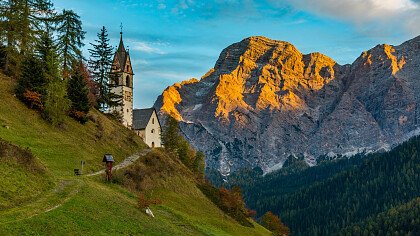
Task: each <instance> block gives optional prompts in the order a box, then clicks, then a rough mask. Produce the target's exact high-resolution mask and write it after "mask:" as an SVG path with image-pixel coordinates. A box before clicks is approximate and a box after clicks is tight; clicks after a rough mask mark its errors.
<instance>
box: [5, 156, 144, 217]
mask: <svg viewBox="0 0 420 236" xmlns="http://www.w3.org/2000/svg"><path fill="white" fill-rule="evenodd" d="M150 151H151V149H144V150H143V151H141V152H139V153H136V154H134V155H131V156H129V157H127V158H126V159H124V160H123V161H122V162H121V163H120V164H118V165H115V166H114V167H113V170H118V169H121V168H125V167H127V166H130V165H131V164H133V163H134V162H135V161H136V160H137V159H139V158H140V157H141V156H144V155H146V154H147V153H149V152H150ZM102 173H105V170H101V171H98V172H95V173H92V174H88V175H84V176H95V175H99V174H102ZM85 184H86V183H84V180H83V179H78V178H71V179H61V180H59V183H58V185H57V186H56V187H55V188H54V189H51V190H49V191H48V192H46V193H45V194H44V195H43V196H42V197H40V198H38V199H36V200H35V201H34V202H30V203H29V204H27V205H23V206H18V207H15V208H11V209H7V210H6V211H3V212H0V225H3V224H9V223H13V222H17V221H21V220H25V219H29V218H32V217H34V216H37V215H40V214H43V213H46V212H50V211H52V210H55V209H57V208H59V207H61V206H62V205H63V204H64V203H66V202H67V201H68V200H70V199H71V198H73V197H74V196H76V195H77V194H78V192H79V190H80V189H81V188H82V186H84V185H85Z"/></svg>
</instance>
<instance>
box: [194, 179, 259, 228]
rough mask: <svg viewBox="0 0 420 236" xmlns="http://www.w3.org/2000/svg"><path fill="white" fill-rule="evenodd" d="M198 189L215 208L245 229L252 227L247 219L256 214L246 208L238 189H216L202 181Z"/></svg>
mask: <svg viewBox="0 0 420 236" xmlns="http://www.w3.org/2000/svg"><path fill="white" fill-rule="evenodd" d="M198 188H199V189H200V190H201V192H202V193H203V194H204V195H206V196H207V197H208V198H209V199H210V200H211V201H212V202H213V203H214V204H215V205H216V206H217V207H219V208H220V209H221V210H222V211H223V212H225V213H226V214H227V215H229V216H230V217H232V218H233V219H235V220H236V221H237V222H238V223H240V224H241V225H243V226H246V227H254V225H253V224H252V223H251V222H250V221H249V219H248V218H249V217H250V216H252V215H255V214H256V212H255V211H252V210H249V209H247V208H246V206H245V202H244V199H243V197H242V193H241V190H240V188H239V187H234V188H233V189H232V190H231V191H230V190H228V189H226V188H223V187H222V188H220V189H217V188H215V187H214V186H212V185H211V184H210V183H209V182H208V181H204V182H203V183H201V184H199V185H198Z"/></svg>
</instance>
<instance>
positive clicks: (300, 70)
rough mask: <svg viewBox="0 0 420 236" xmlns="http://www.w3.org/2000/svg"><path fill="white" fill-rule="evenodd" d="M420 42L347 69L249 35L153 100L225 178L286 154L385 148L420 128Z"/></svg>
mask: <svg viewBox="0 0 420 236" xmlns="http://www.w3.org/2000/svg"><path fill="white" fill-rule="evenodd" d="M419 92H420V37H417V38H414V39H412V40H410V41H407V42H405V43H403V44H401V45H400V46H396V47H394V46H390V45H378V46H376V47H374V48H373V49H371V50H369V51H366V52H363V53H362V55H361V56H360V57H359V58H358V59H357V60H356V61H355V62H354V63H353V64H352V65H344V66H342V65H338V64H337V63H336V62H335V61H334V60H333V59H331V58H329V57H327V56H325V55H323V54H320V53H311V54H307V55H304V54H302V53H300V52H299V51H298V50H297V49H296V48H295V47H294V46H293V45H292V44H290V43H287V42H282V41H275V40H270V39H267V38H264V37H250V38H247V39H244V40H243V41H241V42H239V43H235V44H233V45H231V46H229V47H227V48H226V49H224V50H223V51H222V53H221V54H220V57H219V59H218V60H217V62H216V64H215V66H214V68H213V69H211V70H210V71H209V72H208V73H206V75H204V76H203V77H202V78H201V80H200V81H198V80H195V79H192V80H190V81H185V82H182V83H181V84H175V85H173V86H170V87H168V88H167V89H166V90H165V91H164V92H163V94H162V95H161V96H159V98H158V100H157V101H156V103H155V107H156V108H157V109H158V110H160V114H161V115H165V114H171V115H173V116H174V117H176V118H177V119H178V120H180V121H182V122H181V129H182V131H183V133H184V134H185V136H186V137H187V138H188V139H189V140H190V141H191V142H192V144H193V145H194V146H195V147H196V148H197V149H199V150H201V151H204V152H205V153H206V154H207V166H208V167H209V168H212V169H218V170H219V171H220V173H221V174H222V175H229V173H230V172H232V171H235V170H237V169H240V168H242V167H257V166H258V167H261V168H262V169H263V170H264V171H265V172H268V171H271V170H273V169H276V168H280V167H281V166H282V164H283V162H284V161H285V160H286V158H287V157H288V156H290V155H295V156H304V157H305V160H306V161H307V162H308V163H309V164H316V159H317V157H319V156H322V155H330V156H331V155H337V154H344V155H351V154H354V153H357V152H363V151H365V152H369V151H378V150H381V149H389V148H390V147H392V146H393V145H395V144H397V143H400V142H402V141H404V140H406V139H407V138H408V137H411V136H413V135H414V134H416V133H418V131H419V130H420V129H419V127H420V125H419V124H418V122H419V121H420V114H419V112H418V107H419V105H420V94H419Z"/></svg>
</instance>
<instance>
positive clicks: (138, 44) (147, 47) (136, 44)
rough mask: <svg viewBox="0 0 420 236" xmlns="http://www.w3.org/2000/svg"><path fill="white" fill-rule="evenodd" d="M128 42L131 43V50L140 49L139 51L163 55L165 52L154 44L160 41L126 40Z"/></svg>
mask: <svg viewBox="0 0 420 236" xmlns="http://www.w3.org/2000/svg"><path fill="white" fill-rule="evenodd" d="M127 42H128V44H129V45H131V50H134V51H140V52H145V53H150V54H159V55H164V54H165V52H164V51H162V49H160V48H158V47H155V45H157V44H159V45H160V43H147V42H142V41H135V40H131V39H129V40H127Z"/></svg>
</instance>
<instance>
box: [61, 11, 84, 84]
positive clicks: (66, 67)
mask: <svg viewBox="0 0 420 236" xmlns="http://www.w3.org/2000/svg"><path fill="white" fill-rule="evenodd" d="M57 20H58V22H59V23H58V24H59V25H58V27H57V33H58V39H57V49H58V53H59V54H60V55H61V56H62V72H63V75H64V77H65V78H66V77H67V76H68V73H69V71H70V69H71V68H70V67H71V65H72V63H73V62H76V61H78V60H80V59H81V58H82V57H83V56H82V52H81V50H80V48H81V47H83V45H84V44H83V42H82V41H83V39H84V38H85V33H86V32H85V31H83V30H82V22H81V21H80V17H79V16H78V15H77V14H76V13H75V12H74V11H72V10H63V12H62V13H61V14H60V15H59V16H58V17H57Z"/></svg>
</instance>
